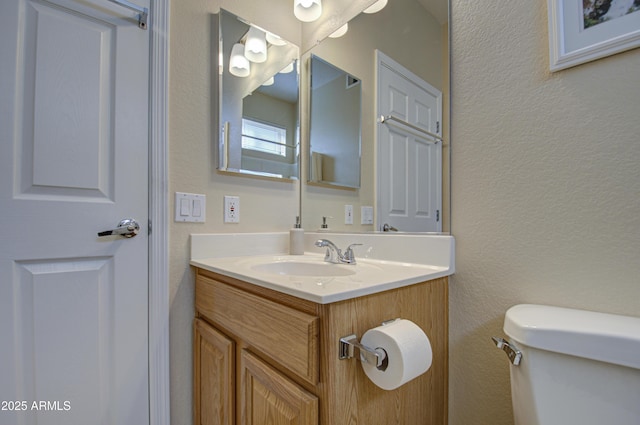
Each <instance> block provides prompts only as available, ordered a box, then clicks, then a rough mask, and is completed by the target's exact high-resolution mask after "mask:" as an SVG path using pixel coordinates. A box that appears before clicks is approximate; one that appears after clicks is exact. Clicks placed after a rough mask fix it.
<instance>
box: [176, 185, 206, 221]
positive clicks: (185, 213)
mask: <svg viewBox="0 0 640 425" xmlns="http://www.w3.org/2000/svg"><path fill="white" fill-rule="evenodd" d="M206 207H207V197H206V196H205V195H200V194H197V193H185V192H176V205H175V210H176V216H175V221H177V222H180V223H182V222H185V223H186V222H194V223H204V221H205V218H206Z"/></svg>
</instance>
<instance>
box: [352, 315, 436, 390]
mask: <svg viewBox="0 0 640 425" xmlns="http://www.w3.org/2000/svg"><path fill="white" fill-rule="evenodd" d="M360 343H361V344H362V345H365V346H367V347H369V348H372V349H376V348H382V349H383V350H384V351H385V352H386V353H387V358H388V361H389V363H388V365H387V367H386V369H385V370H380V369H378V368H377V367H376V365H375V364H371V363H367V362H362V369H363V370H364V373H365V374H366V375H367V376H368V377H369V379H370V380H371V381H372V382H373V383H374V384H376V385H377V386H378V387H380V388H382V389H384V390H394V389H396V388H398V387H399V386H401V385H403V384H405V383H407V382H409V381H411V380H412V379H414V378H416V377H418V376H420V375H422V374H423V373H425V372H426V371H427V370H429V368H430V367H431V360H432V358H433V353H432V351H431V343H430V342H429V338H428V337H427V335H426V334H425V333H424V332H423V331H422V329H420V327H419V326H418V325H416V324H415V323H413V322H412V321H410V320H405V319H397V320H395V321H393V322H391V323H387V324H385V325H382V326H378V327H377V328H373V329H369V330H368V331H366V332H365V333H364V335H362V339H361V340H360Z"/></svg>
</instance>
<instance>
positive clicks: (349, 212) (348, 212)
mask: <svg viewBox="0 0 640 425" xmlns="http://www.w3.org/2000/svg"><path fill="white" fill-rule="evenodd" d="M344 224H353V205H345V206H344Z"/></svg>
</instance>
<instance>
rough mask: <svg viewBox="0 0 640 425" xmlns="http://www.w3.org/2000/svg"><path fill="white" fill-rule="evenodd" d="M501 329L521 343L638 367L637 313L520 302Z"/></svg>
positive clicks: (639, 335)
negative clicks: (627, 314) (626, 313)
mask: <svg viewBox="0 0 640 425" xmlns="http://www.w3.org/2000/svg"><path fill="white" fill-rule="evenodd" d="M504 332H505V333H506V334H507V335H508V336H509V337H510V338H511V339H512V340H514V341H516V342H519V343H521V344H523V345H526V346H529V347H534V348H539V349H542V350H548V351H554V352H558V353H563V354H568V355H572V356H578V357H584V358H588V359H594V360H600V361H603V362H607V363H614V364H619V365H622V366H627V367H633V368H635V369H640V355H638V353H640V317H630V316H618V315H615V314H607V313H597V312H593V311H585V310H575V309H569V308H562V307H552V306H544V305H534V304H520V305H515V306H513V307H511V308H510V309H509V310H507V313H506V314H505V318H504Z"/></svg>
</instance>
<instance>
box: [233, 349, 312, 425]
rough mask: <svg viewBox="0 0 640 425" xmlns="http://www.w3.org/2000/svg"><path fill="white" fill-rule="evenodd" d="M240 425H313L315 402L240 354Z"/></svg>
mask: <svg viewBox="0 0 640 425" xmlns="http://www.w3.org/2000/svg"><path fill="white" fill-rule="evenodd" d="M241 368H242V369H241V380H242V382H241V383H240V385H241V389H240V397H242V399H241V400H240V403H241V405H240V411H241V424H242V425H264V424H269V425H293V424H297V425H317V424H318V399H317V397H316V396H314V395H313V394H311V393H309V392H307V391H306V390H304V389H303V388H301V387H299V386H298V385H296V384H295V383H293V382H292V381H291V380H289V379H288V378H286V377H285V376H283V375H282V374H280V373H279V372H278V371H277V370H275V369H273V368H272V367H271V366H269V365H267V364H266V363H264V362H263V361H261V360H260V359H259V358H257V357H256V356H254V355H253V354H251V353H250V352H248V351H246V350H243V351H242V354H241Z"/></svg>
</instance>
